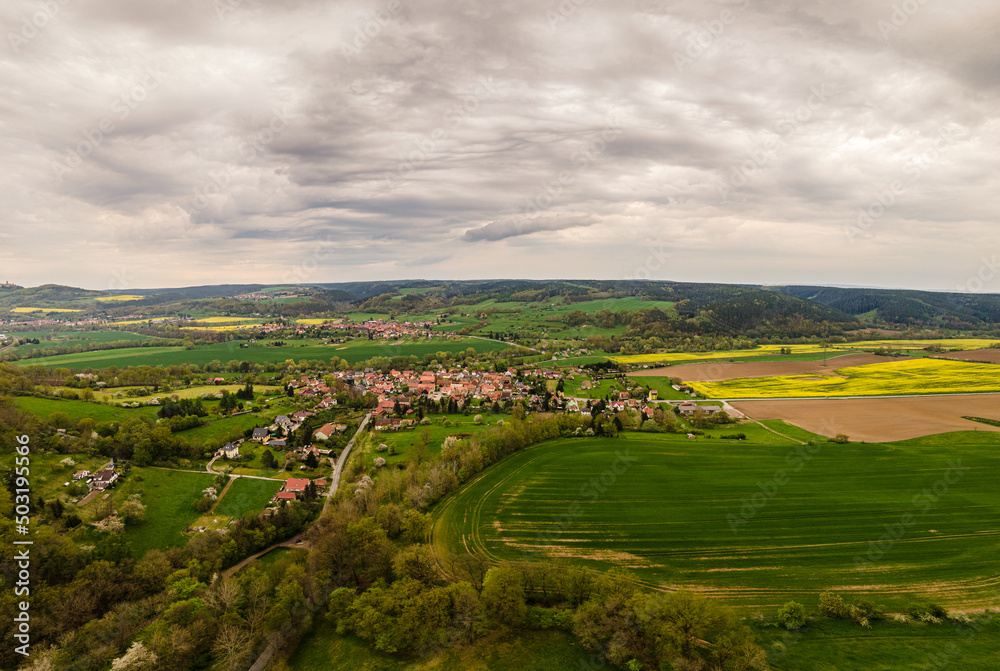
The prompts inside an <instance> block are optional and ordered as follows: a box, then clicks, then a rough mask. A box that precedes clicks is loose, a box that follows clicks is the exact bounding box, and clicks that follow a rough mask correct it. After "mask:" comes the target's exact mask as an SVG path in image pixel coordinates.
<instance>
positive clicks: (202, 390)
mask: <svg viewBox="0 0 1000 671" xmlns="http://www.w3.org/2000/svg"><path fill="white" fill-rule="evenodd" d="M135 388H136V387H112V388H111V389H109V390H107V391H95V392H94V398H96V399H97V400H99V401H107V402H109V403H125V402H129V403H131V402H133V401H139V402H140V403H142V402H143V401H149V400H151V399H154V398H160V399H163V398H168V397H171V396H176V397H178V398H198V397H199V396H201V395H202V394H212V393H222V392H223V391H228V392H229V393H230V394H232V393H235V392H237V391H239V390H240V389H243V385H242V384H219V385H195V386H193V387H179V388H176V389H173V390H171V391H169V392H159V393H156V394H148V395H146V396H134V397H133V396H126V395H125V394H124V393H122V392H124V391H126V390H128V389H135ZM67 389H68V387H67ZM147 389H148V387H147ZM254 392H255V393H256V395H257V396H256V398H259V397H260V396H261V395H264V396H273V395H275V394H280V393H281V387H268V386H263V385H254ZM119 394H120V395H119ZM205 402H206V403H208V402H209V401H205Z"/></svg>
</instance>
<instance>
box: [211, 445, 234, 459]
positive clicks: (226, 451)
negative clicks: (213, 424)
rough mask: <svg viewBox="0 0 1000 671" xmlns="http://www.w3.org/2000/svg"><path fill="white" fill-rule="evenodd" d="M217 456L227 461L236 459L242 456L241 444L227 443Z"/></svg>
mask: <svg viewBox="0 0 1000 671" xmlns="http://www.w3.org/2000/svg"><path fill="white" fill-rule="evenodd" d="M215 456H217V457H225V458H226V459H235V458H236V457H238V456H240V444H239V443H226V444H225V445H223V446H222V447H220V448H219V449H218V450H217V451H216V452H215Z"/></svg>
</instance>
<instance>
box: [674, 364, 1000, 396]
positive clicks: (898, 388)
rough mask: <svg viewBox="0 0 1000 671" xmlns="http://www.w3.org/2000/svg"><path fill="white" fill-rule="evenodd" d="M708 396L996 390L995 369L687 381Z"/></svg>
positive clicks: (905, 368)
mask: <svg viewBox="0 0 1000 671" xmlns="http://www.w3.org/2000/svg"><path fill="white" fill-rule="evenodd" d="M690 386H691V388H693V389H695V390H696V391H698V392H699V393H701V394H704V395H705V396H707V397H709V398H728V399H735V398H800V397H823V396H894V395H906V394H955V393H968V394H973V393H983V392H996V391H1000V367H997V366H996V365H994V364H985V363H971V362H966V361H948V360H945V359H903V360H897V361H888V362H885V363H875V364H870V365H867V366H851V367H847V368H838V369H836V370H833V371H831V372H829V373H818V374H814V375H777V376H773V377H753V378H736V379H731V380H720V381H716V382H691V383H690Z"/></svg>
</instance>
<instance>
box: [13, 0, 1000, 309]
mask: <svg viewBox="0 0 1000 671" xmlns="http://www.w3.org/2000/svg"><path fill="white" fill-rule="evenodd" d="M0 26H2V27H3V32H4V33H5V34H4V36H3V43H2V44H0V148H2V153H0V204H2V206H3V207H2V210H0V282H2V281H4V280H10V281H14V282H17V283H19V284H24V285H38V284H43V283H47V282H57V283H63V284H70V285H74V286H82V287H86V288H93V289H109V288H111V289H128V288H139V287H161V286H186V285H193V284H214V283H232V282H265V283H277V282H290V281H291V282H337V281H350V280H358V279H366V280H377V279H404V278H428V279H431V278H433V279H452V278H454V279H475V278H495V277H521V278H555V277H572V278H607V279H625V278H634V277H640V278H647V277H648V278H652V279H672V280H684V281H721V282H734V283H742V282H746V283H771V284H783V283H797V284H846V285H865V286H888V287H908V288H927V289H945V290H955V289H959V288H967V289H969V290H973V291H989V292H1000V264H995V262H996V261H998V260H1000V258H998V257H1000V237H998V235H997V233H998V226H997V213H998V212H1000V188H998V186H1000V184H998V174H1000V172H998V169H997V168H998V164H1000V147H998V144H1000V124H998V109H1000V106H998V93H1000V50H998V49H997V36H998V34H1000V3H997V2H996V1H995V0H982V1H976V0H949V1H948V2H945V1H944V0H906V1H903V0H840V1H838V2H829V1H823V2H816V1H810V0H749V2H747V1H744V0H737V1H735V2H713V1H711V0H617V1H615V2H605V1H604V0H589V1H588V0H562V2H558V1H555V0H554V1H552V2H546V1H545V0H530V1H521V0H509V1H503V0H493V1H490V2H485V1H479V2H460V1H458V0H450V1H447V2H446V1H444V0H391V1H386V0H377V1H375V2H329V1H327V2H319V1H315V2H314V1H312V0H283V1H282V0H267V1H264V0H215V1H214V2H213V1H212V0H158V1H157V2H137V1H136V0H48V1H47V2H46V1H33V0H5V2H3V3H2V4H0Z"/></svg>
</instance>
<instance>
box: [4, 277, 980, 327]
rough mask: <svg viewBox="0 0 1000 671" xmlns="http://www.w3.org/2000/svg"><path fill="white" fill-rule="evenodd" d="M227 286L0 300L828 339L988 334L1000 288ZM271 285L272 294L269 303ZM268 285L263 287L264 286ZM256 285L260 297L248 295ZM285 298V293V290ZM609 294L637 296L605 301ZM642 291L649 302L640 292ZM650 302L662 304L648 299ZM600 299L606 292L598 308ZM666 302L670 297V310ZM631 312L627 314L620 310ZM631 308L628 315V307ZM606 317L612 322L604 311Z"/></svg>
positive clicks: (100, 309) (57, 291) (504, 283)
mask: <svg viewBox="0 0 1000 671" xmlns="http://www.w3.org/2000/svg"><path fill="white" fill-rule="evenodd" d="M269 286H270V285H264V284H228V285H215V286H198V287H182V288H173V289H151V290H146V289H135V290H128V293H130V294H132V295H131V296H129V297H128V298H129V300H128V301H121V302H118V301H109V300H108V299H107V298H108V297H110V296H112V295H113V294H111V293H109V292H99V291H88V290H83V289H75V288H71V287H62V286H58V285H51V284H50V285H44V286H41V287H35V288H27V289H7V290H5V291H4V292H3V293H2V295H0V308H3V307H6V308H8V309H13V308H15V307H22V306H29V307H35V308H37V307H41V308H73V309H75V310H76V312H78V313H79V316H86V315H90V314H92V315H97V316H111V317H121V316H123V315H126V314H130V313H132V312H135V311H137V310H141V311H143V312H144V313H145V314H148V315H151V316H169V315H171V314H180V315H183V314H185V313H189V312H191V311H196V310H201V309H211V310H212V311H215V312H221V313H223V314H227V315H250V314H258V315H263V316H266V317H304V316H309V315H322V316H331V315H335V314H339V313H342V312H343V311H345V310H350V309H352V308H353V309H360V310H362V311H366V312H372V313H388V314H390V315H403V316H414V315H428V314H433V313H434V312H435V311H438V312H439V311H443V310H447V311H449V312H463V313H476V314H480V313H483V312H484V311H487V312H488V311H491V310H497V309H500V310H505V311H508V312H509V311H511V310H517V306H518V305H519V304H520V305H523V306H525V307H527V306H529V305H531V304H534V305H535V306H539V305H549V306H569V305H575V304H582V303H589V304H590V305H589V306H586V305H585V306H581V307H583V308H584V311H594V312H597V311H601V310H603V309H606V310H610V311H611V312H616V313H619V312H620V313H622V314H620V315H618V317H616V318H615V319H616V320H617V323H619V324H628V325H629V326H630V327H631V328H632V329H633V330H634V331H635V332H636V333H637V334H643V333H646V332H656V333H665V332H671V333H674V334H682V333H704V334H746V335H750V336H774V335H776V334H777V335H780V336H790V337H805V336H827V335H837V334H839V333H841V332H843V331H851V330H856V329H858V328H865V327H882V328H889V329H913V328H919V329H934V330H937V329H951V330H962V331H978V332H986V331H992V330H996V329H997V328H998V327H1000V295H997V294H976V293H947V292H931V291H909V290H901V289H864V288H838V287H811V286H793V285H789V286H770V287H768V286H760V285H750V284H746V285H738V284H705V283H693V282H667V281H636V280H516V279H495V280H468V281H433V280H405V281H403V280H400V281H385V282H376V281H364V282H344V283H335V284H314V285H287V286H285V287H279V288H274V287H272V288H270V289H269V288H268V287H269ZM279 289H280V292H281V293H276V294H274V295H275V296H276V297H278V298H277V299H276V300H270V301H268V302H266V303H262V302H261V300H260V299H261V298H262V297H266V295H271V294H269V293H268V292H276V291H279ZM260 292H263V293H260ZM249 294H257V295H256V297H254V296H248V295H249ZM281 296H287V298H280V297H281ZM608 299H632V300H630V301H624V302H623V301H613V300H611V301H609V300H608ZM635 299H641V300H640V301H636V300H635ZM642 300H649V301H657V303H651V304H650V305H649V307H648V308H646V306H645V305H643V303H642ZM594 301H606V304H602V305H597V304H596V303H594ZM664 302H667V303H672V304H673V309H672V310H671V309H667V308H666V307H665V306H664ZM623 311H624V312H623ZM625 312H627V313H628V314H625ZM605 321H607V319H606V318H605Z"/></svg>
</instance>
